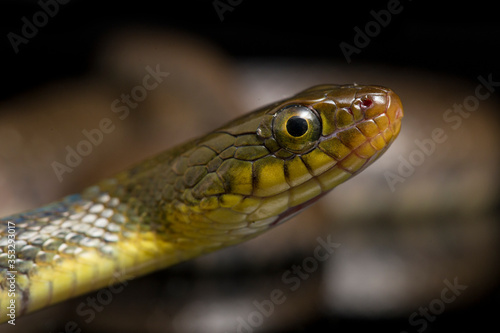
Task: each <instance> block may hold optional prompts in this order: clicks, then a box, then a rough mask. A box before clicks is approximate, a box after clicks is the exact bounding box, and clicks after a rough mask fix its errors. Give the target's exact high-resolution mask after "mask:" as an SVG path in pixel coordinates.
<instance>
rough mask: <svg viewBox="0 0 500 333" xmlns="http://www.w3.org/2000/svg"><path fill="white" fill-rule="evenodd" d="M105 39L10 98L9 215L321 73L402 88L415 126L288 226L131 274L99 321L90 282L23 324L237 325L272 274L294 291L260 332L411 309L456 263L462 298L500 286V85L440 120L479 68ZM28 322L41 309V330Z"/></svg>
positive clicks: (467, 90)
mask: <svg viewBox="0 0 500 333" xmlns="http://www.w3.org/2000/svg"><path fill="white" fill-rule="evenodd" d="M102 45H103V47H102V50H101V53H100V54H99V55H98V56H97V57H96V69H95V71H94V72H92V73H89V75H88V77H85V78H81V79H75V80H74V81H72V82H63V83H60V84H53V85H51V86H48V87H45V88H44V89H41V90H40V91H37V92H33V93H32V94H28V95H27V96H24V97H23V98H17V99H16V100H13V101H7V102H4V103H2V105H0V116H1V117H2V119H1V120H0V124H1V125H0V126H1V129H0V136H2V138H3V140H1V141H0V142H2V145H1V146H0V149H1V151H0V156H1V157H2V159H3V161H7V163H2V164H1V165H0V180H2V181H0V186H1V188H0V196H1V199H2V201H1V202H2V204H1V205H0V211H1V212H3V213H2V215H5V214H9V213H14V212H15V211H18V210H21V209H27V208H32V207H35V206H37V205H39V204H43V203H46V202H47V201H50V200H53V199H57V198H58V197H60V196H62V195H64V194H69V193H71V192H76V191H79V190H80V189H81V188H82V187H83V186H86V185H89V184H92V182H94V181H95V180H97V179H99V178H101V177H104V176H106V175H110V174H112V173H113V172H116V171H119V170H121V169H123V168H124V167H126V166H127V165H128V164H130V163H133V162H135V161H138V160H140V159H142V158H144V157H146V156H148V155H151V154H154V153H156V152H158V151H161V150H163V149H166V148H169V147H171V146H173V145H174V144H176V143H179V142H182V141H184V140H186V139H188V138H191V137H193V136H197V135H199V134H201V133H203V132H207V131H210V130H213V129H214V128H215V127H217V126H219V125H221V124H223V123H224V122H225V121H227V120H228V119H230V118H234V117H236V116H237V115H239V114H241V113H243V112H246V111H249V110H251V109H253V108H256V107H258V106H261V105H264V104H267V103H270V102H272V101H275V100H277V99H280V98H283V97H286V96H289V95H292V94H294V93H295V92H297V91H300V90H302V89H304V88H307V87H309V86H312V85H315V84H321V83H338V84H343V83H352V82H356V83H359V84H379V85H385V86H388V87H391V88H393V89H394V90H395V91H396V92H397V93H398V94H399V95H400V97H401V99H402V101H403V104H404V106H405V118H404V119H403V129H402V132H401V136H400V138H399V139H398V140H396V142H395V144H394V145H393V147H391V148H390V149H389V151H388V152H387V153H386V154H385V155H384V156H383V157H382V158H381V159H380V161H378V162H377V163H375V164H374V165H373V166H371V167H370V168H368V169H367V170H366V171H364V172H363V173H362V174H360V175H359V176H357V177H356V178H355V179H353V180H351V181H349V182H348V183H347V184H344V185H341V186H340V187H339V188H337V189H335V190H334V191H333V192H332V193H331V194H329V195H328V196H326V197H325V198H323V199H322V200H321V201H319V202H318V203H317V204H315V205H314V206H313V207H311V208H310V209H308V210H307V211H305V212H304V213H302V214H300V215H298V216H297V217H296V218H294V219H293V220H292V221H289V222H287V223H285V224H284V225H283V226H280V227H278V228H276V229H275V230H272V231H270V232H268V233H267V234H265V235H263V236H260V237H258V238H256V239H254V240H252V241H249V242H247V243H245V244H242V245H240V246H237V247H233V248H229V249H225V250H223V251H220V252H217V253H214V254H210V255H207V256H204V257H202V258H199V259H197V260H195V261H192V262H190V263H186V264H182V265H180V266H177V267H174V268H172V269H169V270H166V271H163V272H159V273H157V274H153V275H151V276H148V277H144V278H140V279H137V280H135V281H133V282H130V283H129V284H128V286H127V288H125V289H124V291H123V293H120V294H119V295H115V298H114V299H115V300H116V301H114V302H112V303H111V304H109V305H107V306H106V307H105V309H104V310H103V311H102V312H99V313H97V314H96V317H95V320H93V321H91V322H90V323H86V322H85V320H84V318H82V317H81V316H79V315H78V314H76V313H75V309H76V308H77V306H78V305H79V304H81V303H82V302H85V301H86V297H87V296H84V297H81V298H78V299H75V300H73V301H70V302H67V303H63V304H60V305H57V306H55V307H52V308H49V309H46V310H43V311H40V312H37V313H35V314H33V315H30V316H27V317H26V318H20V319H19V321H18V323H19V325H22V327H23V331H25V332H30V331H33V332H37V331H39V330H40V328H42V329H43V330H46V331H50V330H56V329H61V328H63V327H64V325H65V324H66V323H67V322H68V321H75V322H77V323H78V324H79V327H82V328H83V329H85V328H88V329H89V330H92V331H99V330H101V331H109V330H115V329H120V330H123V331H134V330H141V329H144V328H147V330H148V331H150V332H160V331H163V330H165V329H168V331H170V332H200V331H203V332H221V331H235V330H236V328H237V326H238V325H239V323H240V324H241V321H240V319H239V318H243V319H244V320H248V318H249V316H251V315H252V313H254V312H255V311H257V309H256V307H255V303H254V302H257V303H259V302H263V301H265V300H268V299H269V298H270V295H271V293H272V291H273V290H275V289H280V290H283V291H286V293H285V296H286V301H285V302H284V303H283V304H280V305H276V306H275V307H274V310H273V313H272V316H269V317H267V316H264V315H262V314H261V316H262V318H263V323H262V324H261V325H257V326H256V327H253V328H254V332H257V331H271V330H287V329H290V328H293V327H294V326H296V325H301V324H304V323H306V322H308V321H311V320H314V319H317V318H318V317H321V316H325V317H327V318H330V317H335V316H342V315H344V316H350V317H354V318H366V317H372V318H388V317H394V316H399V317H401V318H407V317H409V316H410V315H411V313H412V312H413V311H415V310H416V309H417V308H418V307H420V306H427V305H428V304H429V301H431V300H433V299H435V298H436V297H439V296H440V293H441V290H442V288H443V280H444V279H448V280H450V281H452V280H453V279H454V278H455V277H457V278H458V281H460V282H461V283H464V284H466V285H467V286H468V289H467V290H466V291H464V293H463V297H462V296H461V297H460V298H458V300H457V301H456V302H454V303H453V304H451V305H450V308H453V307H455V308H460V307H462V308H464V307H467V306H468V305H469V304H471V303H472V302H473V301H474V300H476V299H479V298H481V297H483V295H485V294H486V293H488V292H489V291H490V290H492V289H493V288H495V287H497V286H498V277H499V272H498V268H497V266H498V264H497V263H498V262H499V255H498V253H499V252H498V248H497V246H498V245H497V244H498V243H499V240H500V239H499V232H498V223H497V218H496V216H495V211H494V209H495V205H496V204H497V203H498V183H499V182H498V177H499V176H498V172H497V170H498V169H499V167H500V165H499V164H500V162H499V155H500V152H499V151H498V149H496V142H498V140H499V139H500V138H499V137H498V136H499V134H498V133H499V124H498V122H497V121H498V118H496V117H495V110H498V102H497V98H496V97H495V95H492V96H491V98H489V99H487V100H485V101H481V103H480V105H479V108H478V110H477V111H475V112H474V113H471V115H470V117H468V118H467V119H463V123H462V124H461V126H460V127H459V128H458V129H457V130H453V129H452V128H450V124H449V123H447V122H446V121H444V120H443V114H444V113H445V112H446V110H447V109H449V108H451V107H452V106H453V104H454V103H462V102H463V101H464V98H466V97H467V96H469V95H471V94H474V91H475V87H476V86H477V84H479V82H463V81H458V80H455V79H454V78H450V77H444V76H439V75H436V74H434V73H430V72H422V71H415V70H411V69H407V68H394V67H382V66H369V65H365V66H355V65H351V66H345V65H342V66H340V65H336V64H332V63H326V62H314V63H307V62H304V61H293V60H284V61H268V60H267V61H266V60H255V59H254V60H252V61H243V62H238V63H235V62H233V61H231V60H229V59H227V58H226V57H225V56H224V55H222V54H220V53H219V52H218V51H217V50H214V49H213V47H212V46H210V45H207V44H206V43H204V42H202V41H199V40H197V39H193V38H192V37H189V36H185V35H181V34H164V33H161V32H152V31H143V30H141V31H122V32H117V33H115V34H113V35H110V36H108V37H107V38H106V39H104V40H103V43H102ZM157 64H160V68H162V69H163V70H164V71H167V72H168V73H169V76H168V77H167V78H166V79H165V80H164V82H162V84H160V85H159V86H158V88H157V89H155V90H154V91H151V92H150V93H149V92H148V96H147V98H146V99H145V100H144V101H142V102H140V103H139V106H138V107H137V108H135V109H134V110H131V112H130V116H129V117H127V118H126V119H124V120H119V118H117V115H116V114H114V113H113V112H112V110H111V104H112V103H113V101H114V100H115V99H117V98H120V96H121V94H123V93H125V94H126V93H129V92H130V91H131V89H132V88H133V87H134V86H135V85H137V84H140V83H141V82H142V80H143V77H144V75H145V67H146V66H148V65H149V66H151V67H154V66H156V65H157ZM69 110H71V112H72V113H71V114H69V113H68V112H67V111H69ZM14 111H16V112H14ZM103 117H109V118H110V119H113V122H114V124H115V125H116V129H115V130H114V132H112V133H110V134H107V136H106V137H105V138H104V140H103V143H102V144H101V145H99V146H98V147H95V149H94V151H93V153H92V154H90V155H89V156H87V157H85V158H84V160H83V161H82V163H81V165H79V166H78V167H76V168H75V170H74V172H73V173H71V174H66V175H65V178H64V181H63V182H62V183H59V182H58V180H57V178H56V177H55V175H54V171H53V170H52V167H51V165H50V164H51V163H52V162H53V161H54V160H59V161H60V160H63V159H64V157H65V154H66V151H65V147H66V145H70V146H72V147H74V146H75V145H76V144H77V143H78V142H79V140H81V139H82V138H83V137H82V132H81V131H82V130H83V129H90V128H95V127H96V124H98V123H99V121H100V119H102V118H103ZM113 117H114V118H113ZM436 128H441V129H443V131H444V133H445V135H446V136H447V139H446V140H445V141H444V142H443V143H439V144H437V143H436V145H435V148H434V150H433V152H432V153H429V154H425V153H423V156H424V160H423V162H422V163H421V164H420V165H415V166H414V171H413V172H412V173H411V175H408V176H404V177H402V178H403V179H404V181H401V182H397V183H395V184H393V186H392V187H391V186H390V182H388V179H387V172H392V173H393V174H398V167H399V166H400V164H401V163H402V162H401V158H403V159H406V160H408V159H409V155H410V154H411V153H412V152H413V151H415V150H416V149H419V146H418V145H416V144H415V140H420V141H423V140H426V139H429V138H431V137H432V132H433V130H434V129H436ZM400 177H401V175H400ZM318 237H322V238H323V239H325V238H327V237H331V239H332V241H333V242H335V243H338V244H340V246H339V248H338V249H337V250H336V251H335V252H334V253H333V255H332V256H331V257H330V258H329V259H328V260H327V261H325V262H324V263H323V264H322V265H320V266H319V267H318V269H317V270H316V271H314V272H312V273H311V274H310V277H308V278H307V279H303V280H301V281H300V282H301V284H300V287H299V288H298V289H297V290H290V284H287V283H286V281H285V280H286V279H284V277H283V276H284V274H285V273H286V272H287V271H289V270H291V267H293V266H297V265H298V266H300V265H301V264H302V263H303V262H304V260H305V258H308V257H311V256H312V255H313V251H314V249H315V247H316V246H317V244H318V240H317V239H318ZM256 316H258V315H256ZM264 317H265V318H264ZM30 323H36V324H34V326H33V327H32V328H31V330H30V328H28V325H29V324H30ZM8 329H12V328H10V327H9V328H8ZM8 329H7V330H6V332H7V331H8ZM401 329H405V327H401Z"/></svg>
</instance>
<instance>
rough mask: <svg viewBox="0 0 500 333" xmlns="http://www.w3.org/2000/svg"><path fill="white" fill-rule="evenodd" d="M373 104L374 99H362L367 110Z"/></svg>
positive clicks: (362, 103)
mask: <svg viewBox="0 0 500 333" xmlns="http://www.w3.org/2000/svg"><path fill="white" fill-rule="evenodd" d="M372 105H373V101H372V100H371V99H369V98H365V99H363V100H362V101H361V107H362V108H363V109H364V110H366V109H368V108H370V107H371V106H372Z"/></svg>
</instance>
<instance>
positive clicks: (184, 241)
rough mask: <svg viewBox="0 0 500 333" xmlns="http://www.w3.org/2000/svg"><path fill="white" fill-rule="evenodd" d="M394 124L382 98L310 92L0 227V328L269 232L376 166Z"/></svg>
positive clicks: (380, 94)
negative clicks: (120, 280) (118, 281)
mask: <svg viewBox="0 0 500 333" xmlns="http://www.w3.org/2000/svg"><path fill="white" fill-rule="evenodd" d="M402 116H403V111H402V106H401V101H400V99H399V97H398V96H397V95H396V94H395V93H394V92H392V91H391V90H390V89H387V88H383V87H378V86H360V85H342V86H338V85H321V86H315V87H312V88H310V89H307V90H305V91H303V92H300V93H299V94H297V95H295V96H293V97H291V98H289V99H286V100H282V101H279V102H276V103H274V104H271V105H269V106H266V107H263V108H261V109H259V110H257V111H254V112H252V113H249V114H248V115H245V116H243V117H241V118H238V119H236V120H234V121H232V122H229V123H228V124H227V125H225V126H223V127H221V128H219V129H217V130H215V131H213V132H211V133H209V134H207V135H205V136H202V137H200V138H197V139H194V140H192V141H190V142H187V143H185V144H182V145H179V146H177V147H174V148H172V149H170V150H167V151H165V152H163V153H161V154H159V155H157V156H155V157H153V158H150V159H148V160H146V161H144V162H142V163H140V164H138V165H136V166H135V167H133V168H131V169H129V170H127V171H124V172H121V173H119V174H117V175H116V176H114V177H112V178H110V179H106V180H103V181H101V182H100V183H98V184H97V185H94V186H91V187H89V188H87V189H86V190H84V191H83V192H82V193H81V194H75V195H70V196H67V197H65V198H63V199H62V200H60V201H57V202H54V203H51V204H49V205H47V206H44V207H42V208H38V209H34V210H32V211H28V212H25V213H21V214H17V215H12V216H9V217H6V218H3V219H0V315H1V317H0V322H5V321H7V320H9V318H12V312H13V311H12V308H13V307H12V306H11V304H15V306H14V308H15V310H14V311H15V317H19V316H21V315H23V314H26V313H29V312H32V311H35V310H38V309H41V308H44V307H46V306H49V305H51V304H54V303H57V302H60V301H63V300H65V299H68V298H71V297H74V296H76V295H80V294H83V293H86V292H89V291H92V290H96V289H98V288H102V287H105V286H108V285H109V284H110V283H113V280H116V279H117V277H121V278H130V277H135V276H139V275H143V274H146V273H148V272H152V271H155V270H158V269H162V268H165V267H168V266H171V265H173V264H176V263H178V262H181V261H184V260H188V259H190V258H194V257H197V256H199V255H201V254H204V253H208V252H211V251H214V250H217V249H220V248H224V247H227V246H229V245H233V244H237V243H240V242H243V241H245V240H247V239H249V238H252V237H255V236H257V235H259V234H261V233H263V232H265V231H266V230H269V229H270V228H271V227H273V226H275V225H277V224H279V223H281V222H283V221H284V220H286V219H287V218H289V217H290V216H292V215H293V214H295V213H297V212H298V211H300V210H301V209H302V208H304V207H306V206H307V205H309V204H310V203H312V202H313V201H315V200H316V199H317V198H319V197H321V196H322V195H324V194H325V193H327V192H328V191H330V190H331V189H333V188H334V187H335V186H337V185H338V184H340V183H342V182H344V181H345V180H347V179H348V178H350V177H352V176H353V175H355V174H356V173H358V172H359V171H361V170H362V169H363V168H365V167H366V166H368V165H369V164H371V163H372V162H373V161H374V160H375V159H377V158H378V157H379V156H380V155H381V154H382V153H383V152H384V151H385V150H386V149H387V147H388V146H389V145H390V144H391V143H392V141H393V140H394V139H395V138H396V136H397V135H398V133H399V131H400V126H401V122H400V120H401V117H402ZM9 306H10V307H9ZM9 314H10V316H9Z"/></svg>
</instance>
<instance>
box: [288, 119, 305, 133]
mask: <svg viewBox="0 0 500 333" xmlns="http://www.w3.org/2000/svg"><path fill="white" fill-rule="evenodd" d="M286 130H287V131H288V133H289V134H290V135H291V136H294V137H299V136H302V135H304V134H305V133H306V132H307V120H305V119H304V118H300V117H291V118H290V119H288V121H287V122H286Z"/></svg>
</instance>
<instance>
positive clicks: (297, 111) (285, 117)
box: [273, 105, 321, 153]
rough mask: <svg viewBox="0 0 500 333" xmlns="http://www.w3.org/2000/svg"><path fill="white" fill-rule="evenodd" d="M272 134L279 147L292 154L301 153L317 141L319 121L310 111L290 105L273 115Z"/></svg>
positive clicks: (303, 107) (319, 130) (319, 129)
mask: <svg viewBox="0 0 500 333" xmlns="http://www.w3.org/2000/svg"><path fill="white" fill-rule="evenodd" d="M273 133H274V138H275V139H276V141H277V142H278V144H279V145H280V146H281V147H283V148H285V149H287V150H289V151H291V152H294V153H303V152H306V151H307V150H308V149H309V148H311V147H313V146H314V144H315V143H316V141H317V140H318V139H319V137H320V135H321V121H320V119H319V117H318V116H317V115H316V113H315V112H314V111H312V110H311V109H309V108H307V107H305V106H301V105H291V106H287V107H285V108H283V109H281V110H280V111H278V112H277V113H276V114H275V117H274V121H273Z"/></svg>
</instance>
